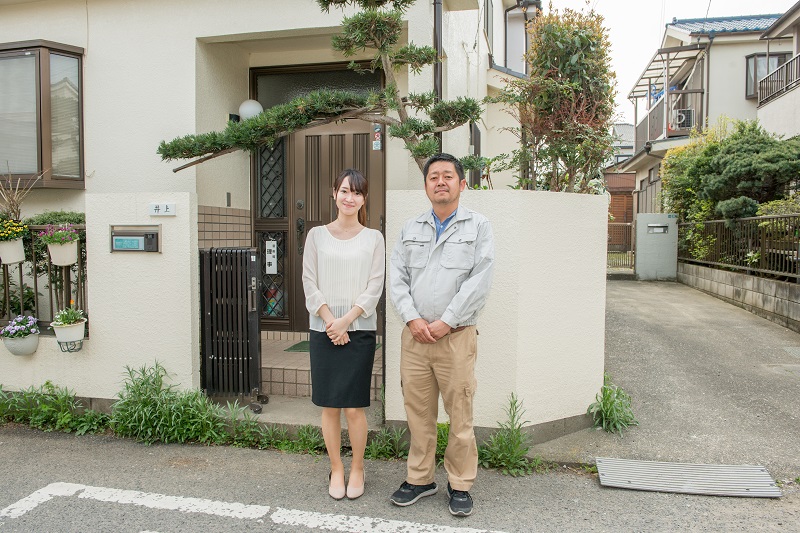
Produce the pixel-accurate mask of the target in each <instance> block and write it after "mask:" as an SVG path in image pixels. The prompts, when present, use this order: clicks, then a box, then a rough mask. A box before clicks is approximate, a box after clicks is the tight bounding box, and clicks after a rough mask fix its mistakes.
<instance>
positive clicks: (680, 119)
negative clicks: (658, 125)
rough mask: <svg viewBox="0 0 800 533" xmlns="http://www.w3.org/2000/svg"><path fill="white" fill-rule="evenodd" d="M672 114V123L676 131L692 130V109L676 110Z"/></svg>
mask: <svg viewBox="0 0 800 533" xmlns="http://www.w3.org/2000/svg"><path fill="white" fill-rule="evenodd" d="M673 113H675V115H674V116H673V117H672V123H673V124H674V128H675V129H676V130H688V129H691V128H694V109H676V110H675V111H674V112H673Z"/></svg>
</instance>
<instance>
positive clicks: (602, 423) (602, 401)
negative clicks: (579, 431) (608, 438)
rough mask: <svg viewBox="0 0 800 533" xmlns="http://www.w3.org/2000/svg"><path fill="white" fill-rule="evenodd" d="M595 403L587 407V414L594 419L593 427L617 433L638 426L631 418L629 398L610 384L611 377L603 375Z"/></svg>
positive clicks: (632, 417) (631, 410) (631, 411)
mask: <svg viewBox="0 0 800 533" xmlns="http://www.w3.org/2000/svg"><path fill="white" fill-rule="evenodd" d="M595 399H596V400H597V401H595V402H594V403H593V404H591V405H590V406H589V408H588V409H587V413H589V414H591V415H592V417H593V419H594V427H602V428H603V429H604V430H606V431H608V432H610V433H619V435H620V436H622V430H624V429H628V427H629V426H638V425H639V422H638V421H637V420H636V418H635V417H634V416H633V409H632V408H631V397H630V396H629V395H628V394H627V393H626V392H625V391H624V390H622V389H621V388H619V387H617V386H616V385H614V384H613V383H611V376H609V375H608V374H604V375H603V387H602V388H601V389H600V392H599V393H597V396H596V397H595Z"/></svg>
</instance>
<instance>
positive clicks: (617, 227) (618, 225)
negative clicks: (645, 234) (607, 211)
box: [606, 222, 634, 268]
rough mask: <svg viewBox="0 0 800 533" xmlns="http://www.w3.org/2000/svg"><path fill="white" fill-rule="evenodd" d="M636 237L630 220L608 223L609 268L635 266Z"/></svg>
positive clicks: (607, 265) (607, 263)
mask: <svg viewBox="0 0 800 533" xmlns="http://www.w3.org/2000/svg"><path fill="white" fill-rule="evenodd" d="M633 260H634V238H633V224H631V223H630V222H627V223H622V222H609V223H608V254H607V261H606V267H607V268H633Z"/></svg>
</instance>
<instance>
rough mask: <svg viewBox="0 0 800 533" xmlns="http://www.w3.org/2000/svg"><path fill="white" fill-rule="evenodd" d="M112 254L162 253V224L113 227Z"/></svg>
mask: <svg viewBox="0 0 800 533" xmlns="http://www.w3.org/2000/svg"><path fill="white" fill-rule="evenodd" d="M111 251H112V252H159V253H160V252H161V224H153V225H147V226H128V225H116V226H111Z"/></svg>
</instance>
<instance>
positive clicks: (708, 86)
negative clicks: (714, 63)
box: [700, 31, 716, 131]
mask: <svg viewBox="0 0 800 533" xmlns="http://www.w3.org/2000/svg"><path fill="white" fill-rule="evenodd" d="M715 36H716V34H715V33H714V32H713V31H712V32H710V33H709V34H708V45H706V109H705V111H706V112H705V115H706V117H705V121H704V124H703V128H707V127H708V126H710V124H709V123H708V117H709V112H710V111H711V109H709V106H710V105H711V104H710V97H711V45H712V44H713V43H714V37H715ZM700 131H702V128H701V130H700Z"/></svg>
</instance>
